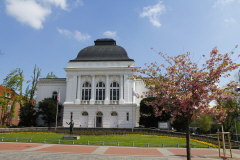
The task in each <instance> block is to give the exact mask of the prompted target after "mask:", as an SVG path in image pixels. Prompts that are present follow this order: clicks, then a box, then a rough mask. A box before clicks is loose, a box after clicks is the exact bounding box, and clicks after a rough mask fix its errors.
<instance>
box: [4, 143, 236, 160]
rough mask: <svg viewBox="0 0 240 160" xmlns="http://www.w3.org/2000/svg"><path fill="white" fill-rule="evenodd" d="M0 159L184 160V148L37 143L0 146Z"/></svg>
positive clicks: (202, 156) (207, 159)
mask: <svg viewBox="0 0 240 160" xmlns="http://www.w3.org/2000/svg"><path fill="white" fill-rule="evenodd" d="M191 153H192V160H215V159H221V158H219V157H218V150H217V149H196V148H194V149H192V150H191ZM232 153H233V158H232V159H231V160H240V150H233V151H232ZM0 159H1V160H10V159H11V160H14V159H16V160H19V159H21V160H45V159H46V160H47V159H49V160H50V159H51V160H55V159H56V160H65V159H66V160H71V159H73V160H75V159H76V160H77V159H81V160H95V159H96V160H108V159H109V160H110V159H111V160H112V159H113V160H128V159H130V160H138V159H139V160H155V159H158V160H185V159H186V150H185V149H184V148H137V147H112V146H85V145H61V144H38V143H11V142H9V143H8V142H1V143H0Z"/></svg>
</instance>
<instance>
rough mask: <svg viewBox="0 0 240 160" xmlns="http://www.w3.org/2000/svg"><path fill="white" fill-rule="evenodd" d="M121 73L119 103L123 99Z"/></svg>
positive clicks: (122, 101) (121, 77)
mask: <svg viewBox="0 0 240 160" xmlns="http://www.w3.org/2000/svg"><path fill="white" fill-rule="evenodd" d="M123 88H124V86H123V75H120V97H119V104H123V103H124V100H123Z"/></svg>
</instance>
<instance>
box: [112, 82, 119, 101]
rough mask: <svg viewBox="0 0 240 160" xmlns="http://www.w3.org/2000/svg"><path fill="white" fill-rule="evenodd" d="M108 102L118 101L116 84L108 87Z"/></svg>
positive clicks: (117, 86)
mask: <svg viewBox="0 0 240 160" xmlns="http://www.w3.org/2000/svg"><path fill="white" fill-rule="evenodd" d="M110 100H119V84H118V83H117V82H113V83H111V85H110Z"/></svg>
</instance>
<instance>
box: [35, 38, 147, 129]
mask: <svg viewBox="0 0 240 160" xmlns="http://www.w3.org/2000/svg"><path fill="white" fill-rule="evenodd" d="M94 42H95V45H93V46H89V47H86V48H84V49H82V50H81V51H80V52H79V53H78V55H77V57H76V58H75V59H73V60H70V61H69V62H68V66H67V68H65V71H66V73H67V77H66V79H65V78H57V79H40V80H39V83H38V96H37V101H41V100H43V99H44V98H47V97H52V96H53V94H56V92H57V93H59V95H60V97H61V98H60V102H61V103H62V104H63V105H64V111H63V123H62V124H63V126H64V127H67V126H68V125H67V123H66V122H70V115H71V112H72V114H73V116H72V117H73V121H74V127H103V128H132V127H135V126H138V119H139V103H140V100H141V99H140V98H137V97H136V96H134V94H133V93H142V92H144V91H146V89H145V86H144V83H143V82H142V81H140V80H133V79H132V76H133V71H132V69H133V67H134V60H133V59H130V58H129V57H128V55H127V52H126V51H125V49H124V48H122V47H121V46H118V45H116V41H115V40H113V39H97V40H96V41H94Z"/></svg>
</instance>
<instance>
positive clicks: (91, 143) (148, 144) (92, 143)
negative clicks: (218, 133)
mask: <svg viewBox="0 0 240 160" xmlns="http://www.w3.org/2000/svg"><path fill="white" fill-rule="evenodd" d="M0 140H1V142H25V143H44V144H71V145H98V146H128V147H177V148H183V147H186V146H185V145H182V144H150V143H135V142H129V143H126V142H104V141H81V140H62V139H58V140H48V139H32V138H6V137H0ZM191 148H211V146H209V145H193V144H191Z"/></svg>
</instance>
